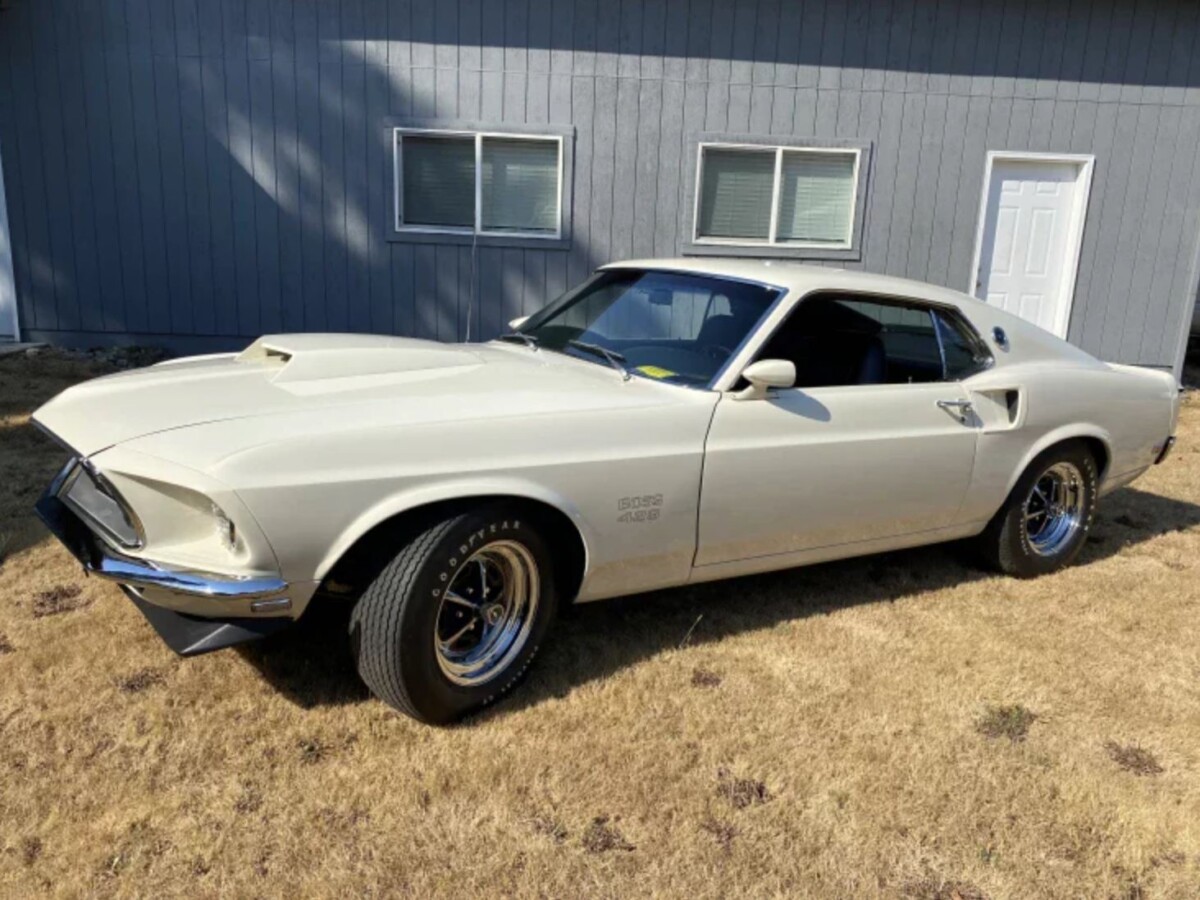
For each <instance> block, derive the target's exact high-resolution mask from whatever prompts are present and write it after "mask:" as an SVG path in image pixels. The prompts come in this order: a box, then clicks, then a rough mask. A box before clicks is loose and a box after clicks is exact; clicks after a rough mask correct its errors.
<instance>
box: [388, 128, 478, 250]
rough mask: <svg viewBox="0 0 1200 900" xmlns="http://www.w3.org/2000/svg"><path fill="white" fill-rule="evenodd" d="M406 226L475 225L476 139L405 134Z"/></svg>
mask: <svg viewBox="0 0 1200 900" xmlns="http://www.w3.org/2000/svg"><path fill="white" fill-rule="evenodd" d="M400 158H401V163H402V165H403V167H404V188H403V191H404V194H403V200H404V209H403V212H402V214H401V220H402V221H403V223H404V224H405V225H434V226H438V227H441V228H450V227H462V228H474V227H475V139H474V138H470V137H452V138H448V137H423V136H417V135H404V136H403V137H402V138H401V143H400Z"/></svg>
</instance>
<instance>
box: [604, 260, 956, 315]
mask: <svg viewBox="0 0 1200 900" xmlns="http://www.w3.org/2000/svg"><path fill="white" fill-rule="evenodd" d="M600 268H601V269H657V270H660V271H670V272H686V273H689V274H693V275H711V276H715V277H723V278H734V279H739V280H742V281H751V282H755V283H757V284H764V285H770V286H773V287H780V288H784V289H786V290H787V291H788V293H791V294H795V295H803V294H808V293H811V292H813V291H816V290H826V291H828V290H834V291H839V290H841V291H854V292H858V293H864V294H880V295H883V296H889V297H891V296H894V297H900V298H904V297H909V298H912V299H914V300H923V301H927V302H930V303H940V304H943V305H947V306H954V307H958V308H964V307H969V306H978V305H979V304H980V301H979V300H977V299H975V298H974V297H970V296H968V295H967V294H963V293H959V292H958V291H952V290H950V289H949V288H944V287H938V286H937V285H933V284H926V283H925V282H923V281H912V280H910V279H908V278H896V277H893V276H891V275H875V274H873V273H870V272H857V271H850V270H848V269H836V268H833V267H830V266H813V265H804V264H802V263H793V262H788V261H786V260H774V259H745V258H716V257H704V256H697V257H676V258H672V259H630V260H622V261H619V262H611V263H608V264H607V265H604V266H601V267H600Z"/></svg>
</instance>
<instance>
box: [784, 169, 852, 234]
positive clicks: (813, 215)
mask: <svg viewBox="0 0 1200 900" xmlns="http://www.w3.org/2000/svg"><path fill="white" fill-rule="evenodd" d="M780 181H781V184H780V196H779V223H778V228H777V233H776V240H778V241H779V242H781V243H789V242H802V243H814V244H816V243H829V244H842V245H848V244H849V243H850V225H851V221H852V219H853V216H854V188H855V177H854V154H853V153H797V152H789V151H787V150H784V151H783V163H782V166H781V168H780Z"/></svg>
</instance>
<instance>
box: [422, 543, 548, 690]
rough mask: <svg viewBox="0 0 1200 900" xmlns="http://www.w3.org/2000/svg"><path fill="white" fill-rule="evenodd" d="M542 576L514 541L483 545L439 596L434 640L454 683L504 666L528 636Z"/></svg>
mask: <svg viewBox="0 0 1200 900" xmlns="http://www.w3.org/2000/svg"><path fill="white" fill-rule="evenodd" d="M540 599H541V577H540V575H539V573H538V566H537V563H536V562H534V559H533V555H532V553H530V551H529V548H528V547H526V546H525V545H524V544H521V543H518V542H517V541H511V540H502V541H493V542H491V543H488V544H484V545H483V546H482V547H480V548H479V549H478V550H476V551H475V552H474V553H473V554H471V556H470V557H469V558H468V559H467V561H466V562H465V563H463V565H462V566H461V567H460V568H459V570H458V572H457V573H456V574H455V575H454V579H453V580H452V581H451V582H450V585H449V587H447V588H446V590H445V592H444V593H443V594H442V602H441V609H440V610H439V612H438V618H437V624H436V626H435V627H434V636H433V643H434V648H435V650H436V652H437V661H438V666H439V667H440V668H441V670H442V674H443V675H445V676H446V678H448V679H449V680H450V681H452V682H453V683H454V684H459V685H464V686H467V687H471V686H474V685H479V684H485V683H486V682H488V681H489V680H491V679H492V678H494V677H496V675H498V674H500V673H502V672H503V671H504V670H505V669H507V668H508V666H509V664H510V663H511V662H512V660H513V659H514V658H516V657H517V656H518V655H519V654H520V652H521V650H522V649H524V647H525V643H526V641H528V640H529V634H530V632H531V631H532V630H533V623H534V621H535V619H536V618H537V610H538V603H539V601H540Z"/></svg>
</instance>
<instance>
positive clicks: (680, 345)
mask: <svg viewBox="0 0 1200 900" xmlns="http://www.w3.org/2000/svg"><path fill="white" fill-rule="evenodd" d="M778 294H779V292H778V291H777V290H775V289H773V288H767V287H762V286H759V285H754V284H746V283H744V282H739V281H729V280H726V279H724V278H711V277H707V276H704V275H690V274H685V273H682V272H659V271H649V270H645V269H608V270H605V271H602V272H597V273H596V274H595V275H593V276H592V277H591V278H590V279H588V280H587V281H585V282H584V283H583V284H581V285H580V286H579V287H577V288H575V289H574V290H571V291H568V292H567V293H566V294H564V295H563V296H562V297H560V298H559V299H557V300H555V301H554V302H553V303H551V304H550V305H549V306H547V307H546V308H545V309H543V310H541V311H540V312H538V313H535V314H534V315H532V316H530V317H529V319H528V320H526V321H525V323H524V324H522V325H521V329H520V333H521V334H522V335H528V336H529V337H532V338H533V339H534V340H536V341H537V345H538V346H539V347H542V348H544V349H547V350H557V351H559V352H562V353H567V354H569V355H571V356H576V357H578V358H580V359H586V360H588V361H589V362H594V363H597V364H599V365H609V364H611V363H612V362H613V359H606V358H605V356H604V355H603V354H602V353H600V352H598V350H597V348H603V349H604V350H606V351H608V353H609V354H610V356H611V357H613V358H615V360H616V361H619V362H620V364H621V365H622V366H623V367H624V368H625V369H627V370H628V371H629V372H630V373H632V374H635V375H641V376H644V377H646V378H653V379H656V380H659V381H666V382H670V383H673V384H680V385H686V386H689V387H706V386H707V385H708V384H709V382H711V381H712V378H713V376H714V375H716V374H717V372H719V371H720V370H721V367H722V366H723V365H725V362H726V361H727V360H728V359H729V357H730V356H732V355H733V352H734V350H736V349H737V347H738V346H739V345H740V344H741V343H742V340H743V339H744V338H745V337H746V335H748V334H749V333H750V332H751V331H752V330H753V329H754V326H755V325H756V324H757V323H758V321H759V320H760V319H761V318H762V317H763V315H764V314H765V313H766V311H767V309H768V308H769V307H770V305H771V303H772V302H773V301H774V300H775V298H776V297H777V296H778ZM588 345H590V347H589V346H588Z"/></svg>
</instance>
